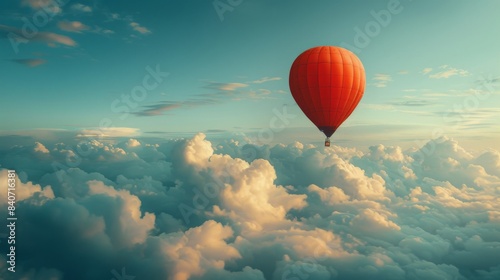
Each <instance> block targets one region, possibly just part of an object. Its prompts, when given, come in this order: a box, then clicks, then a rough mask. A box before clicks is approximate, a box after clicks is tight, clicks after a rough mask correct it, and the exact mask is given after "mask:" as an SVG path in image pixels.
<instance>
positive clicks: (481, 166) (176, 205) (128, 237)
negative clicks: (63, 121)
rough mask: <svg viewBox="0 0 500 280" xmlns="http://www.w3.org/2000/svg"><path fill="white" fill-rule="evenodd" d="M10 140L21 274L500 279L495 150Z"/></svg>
mask: <svg viewBox="0 0 500 280" xmlns="http://www.w3.org/2000/svg"><path fill="white" fill-rule="evenodd" d="M1 148H2V149H0V151H1V155H0V159H1V160H0V164H1V168H2V169H0V180H2V181H3V182H5V181H6V180H7V171H6V170H5V169H6V168H8V169H15V170H16V171H17V174H18V177H19V179H18V181H17V187H16V192H17V210H16V211H17V212H16V213H17V215H18V219H19V220H18V224H17V229H16V230H17V240H16V246H17V247H16V250H17V252H18V255H17V260H16V261H17V262H16V274H15V277H14V278H12V279H21V278H22V277H26V279H77V280H78V279H111V278H113V277H114V276H115V278H116V275H120V274H123V273H126V275H131V276H135V277H136V279H176V280H183V279H423V278H425V279H498V278H499V277H500V263H499V262H498V260H499V259H500V211H499V209H500V199H499V197H500V196H499V192H500V191H499V190H500V171H499V170H500V152H498V151H494V150H489V151H485V152H483V153H481V154H479V155H473V154H471V153H470V152H468V151H466V150H465V149H463V148H462V147H460V145H459V144H458V143H457V142H456V141H455V140H453V139H449V138H446V137H443V138H439V139H435V140H432V141H429V142H428V143H427V144H426V145H424V146H423V147H421V148H419V149H413V150H409V151H403V150H402V149H401V148H399V147H396V146H395V147H386V146H382V145H376V146H372V147H370V149H369V150H368V151H360V150H357V149H355V148H345V147H340V146H333V147H331V148H329V149H325V148H323V147H315V146H313V145H304V144H301V143H295V144H290V145H282V144H280V145H275V146H255V145H252V144H248V143H243V142H241V141H237V140H227V141H223V142H220V143H211V142H210V141H208V140H207V139H206V138H205V135H203V134H197V135H196V136H194V137H193V138H191V139H177V140H168V141H167V140H163V141H154V142H151V140H148V141H146V139H127V140H125V141H119V142H113V141H111V140H109V139H108V140H99V139H87V140H85V139H84V140H82V141H81V142H80V143H78V144H76V145H70V144H65V143H60V142H58V141H53V142H50V141H47V142H44V143H42V142H34V143H32V144H25V145H13V146H9V147H1ZM4 186H5V185H4V184H2V188H5V187H4ZM6 201H7V199H6V190H5V189H3V190H2V191H1V192H0V204H1V205H0V213H1V214H3V215H6V214H7V213H6V211H7V204H6ZM1 248H2V249H1V251H2V252H1V253H2V254H1V256H0V259H1V262H0V263H1V264H0V275H1V276H2V278H5V279H11V278H8V277H12V273H11V272H8V271H7V266H6V262H5V261H6V260H5V255H6V251H5V250H6V248H5V247H1Z"/></svg>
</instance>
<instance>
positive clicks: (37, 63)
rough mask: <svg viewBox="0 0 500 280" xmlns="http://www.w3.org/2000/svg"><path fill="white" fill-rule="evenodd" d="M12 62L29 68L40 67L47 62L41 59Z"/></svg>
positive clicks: (15, 60) (14, 60)
mask: <svg viewBox="0 0 500 280" xmlns="http://www.w3.org/2000/svg"><path fill="white" fill-rule="evenodd" d="M12 61H13V62H16V63H19V64H22V65H26V66H29V67H36V66H40V65H42V64H44V63H46V62H47V61H46V60H44V59H39V58H27V59H12Z"/></svg>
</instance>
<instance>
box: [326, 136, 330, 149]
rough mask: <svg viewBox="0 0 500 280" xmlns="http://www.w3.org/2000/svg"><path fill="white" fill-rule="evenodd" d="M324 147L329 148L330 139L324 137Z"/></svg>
mask: <svg viewBox="0 0 500 280" xmlns="http://www.w3.org/2000/svg"><path fill="white" fill-rule="evenodd" d="M325 147H330V137H326V139H325Z"/></svg>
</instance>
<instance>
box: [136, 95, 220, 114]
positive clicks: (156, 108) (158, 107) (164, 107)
mask: <svg viewBox="0 0 500 280" xmlns="http://www.w3.org/2000/svg"><path fill="white" fill-rule="evenodd" d="M215 103H217V101H216V100H213V99H189V100H185V101H161V102H159V103H157V104H153V105H148V106H144V107H143V108H142V110H140V111H138V112H135V113H134V115H136V116H142V117H147V116H160V115H164V114H165V113H166V112H169V111H172V110H176V109H180V108H192V107H197V106H202V105H208V104H215Z"/></svg>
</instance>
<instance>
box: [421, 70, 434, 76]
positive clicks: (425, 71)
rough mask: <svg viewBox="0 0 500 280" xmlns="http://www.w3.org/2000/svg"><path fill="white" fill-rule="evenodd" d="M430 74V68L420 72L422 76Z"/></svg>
mask: <svg viewBox="0 0 500 280" xmlns="http://www.w3.org/2000/svg"><path fill="white" fill-rule="evenodd" d="M430 72H432V68H424V69H423V70H422V74H424V75H427V74H429V73H430Z"/></svg>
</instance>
